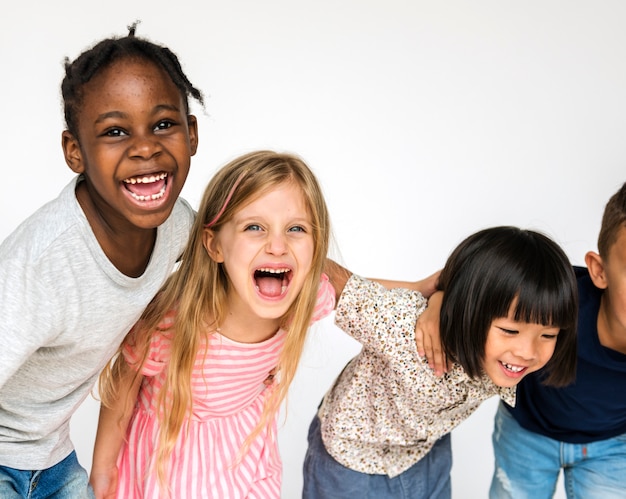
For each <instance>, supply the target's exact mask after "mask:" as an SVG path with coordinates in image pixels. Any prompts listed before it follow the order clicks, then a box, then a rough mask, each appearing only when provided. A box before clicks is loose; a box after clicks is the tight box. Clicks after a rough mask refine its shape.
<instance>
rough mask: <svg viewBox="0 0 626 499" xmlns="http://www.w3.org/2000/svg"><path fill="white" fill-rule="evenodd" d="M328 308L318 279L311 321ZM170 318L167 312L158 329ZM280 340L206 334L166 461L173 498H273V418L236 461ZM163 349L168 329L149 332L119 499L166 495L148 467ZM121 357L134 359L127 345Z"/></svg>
mask: <svg viewBox="0 0 626 499" xmlns="http://www.w3.org/2000/svg"><path fill="white" fill-rule="evenodd" d="M333 308H334V291H333V290H332V287H331V286H330V285H329V283H328V281H327V280H326V279H323V280H322V284H321V286H320V292H319V294H318V302H317V306H316V310H315V315H314V320H319V319H321V318H322V317H324V316H325V315H328V314H329V313H330V312H331V311H332V309H333ZM173 320H174V313H172V314H170V315H169V316H168V317H167V319H166V322H167V323H166V324H163V326H168V325H171V323H172V321H173ZM163 329H165V328H163ZM285 337H286V333H285V332H284V331H283V330H280V331H279V332H278V333H277V334H276V335H274V336H273V337H272V338H270V339H269V340H267V341H264V342H262V343H254V344H248V343H238V342H235V341H232V340H230V339H228V338H226V337H224V336H222V335H220V334H217V333H215V334H212V335H210V337H209V339H208V349H207V348H206V343H205V344H204V345H203V346H202V347H201V348H200V351H199V352H198V355H197V357H196V363H195V370H194V373H193V376H192V392H193V414H192V416H191V418H189V419H188V420H187V421H186V422H185V424H184V425H183V429H182V431H181V434H180V435H179V438H178V440H177V442H176V446H175V449H174V452H173V454H172V457H171V459H170V462H169V478H170V497H171V498H172V499H200V498H219V499H231V498H233V499H235V498H249V499H257V498H258V499H271V498H279V497H280V485H281V474H282V466H281V460H280V456H279V453H278V443H277V441H276V432H277V427H276V419H274V421H273V422H272V424H271V427H270V428H266V429H264V430H263V431H262V432H261V433H260V434H259V435H258V436H257V437H256V438H255V440H254V441H253V442H252V445H251V446H250V450H249V451H248V452H247V454H246V455H245V456H244V457H243V459H242V460H241V461H240V462H239V463H237V462H236V461H237V458H238V457H239V451H240V449H241V446H242V445H243V442H244V441H245V439H246V437H247V436H248V435H249V434H250V433H251V432H252V431H253V429H254V428H255V427H256V425H257V424H258V422H259V421H260V418H261V414H262V411H263V405H264V402H265V400H266V398H267V396H268V395H269V393H270V391H271V390H272V389H273V387H266V386H265V385H264V384H263V381H264V380H265V379H266V377H267V375H268V373H269V372H270V371H271V370H272V369H273V368H274V367H275V366H276V363H277V360H278V357H279V355H280V351H281V349H282V347H283V344H284V342H285ZM170 346H171V332H170V331H165V332H160V331H157V332H154V333H153V338H152V342H151V351H150V355H149V358H148V360H147V361H146V362H145V364H144V365H143V366H142V370H141V372H142V374H144V376H145V378H144V381H143V384H142V386H141V389H140V392H139V397H138V401H137V405H136V408H135V413H134V414H133V417H132V420H131V422H130V424H129V428H128V435H127V440H128V442H127V444H126V445H125V446H124V447H123V449H122V451H121V453H120V456H119V459H118V468H119V487H118V492H117V497H118V498H120V499H133V498H144V499H161V498H164V497H167V493H166V492H165V491H162V490H161V489H160V488H159V481H158V478H157V476H156V472H154V469H155V468H154V466H155V461H156V456H155V452H154V449H155V442H156V440H157V433H158V421H157V418H156V412H155V407H156V394H158V393H159V390H160V389H161V388H162V384H163V379H164V373H165V369H164V367H165V366H166V364H167V362H168V358H169V353H170ZM205 354H206V355H205ZM124 355H125V357H126V358H127V360H128V361H129V363H130V364H133V363H135V362H136V361H137V358H136V355H135V353H134V352H133V351H132V350H131V349H130V348H127V349H126V350H125V351H124Z"/></svg>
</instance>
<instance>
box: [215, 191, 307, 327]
mask: <svg viewBox="0 0 626 499" xmlns="http://www.w3.org/2000/svg"><path fill="white" fill-rule="evenodd" d="M312 234H313V231H312V222H311V216H310V214H309V210H308V209H307V206H306V204H305V200H304V196H303V193H302V190H301V189H300V187H298V186H297V185H296V184H295V183H293V182H291V181H290V182H283V183H281V184H280V185H278V186H275V187H272V188H270V189H269V190H268V191H267V192H266V193H264V194H262V195H261V196H259V197H258V198H256V199H254V200H253V201H252V202H250V203H248V204H246V205H244V206H243V207H242V208H241V209H239V210H238V211H237V212H236V213H235V214H234V216H233V217H232V218H231V219H230V220H228V221H227V222H225V223H224V224H223V225H222V226H221V227H220V229H219V231H217V232H215V231H213V230H210V229H205V233H204V245H205V248H206V249H207V251H208V253H209V255H210V256H211V258H212V259H213V260H215V261H216V262H218V263H221V264H223V267H224V270H225V272H226V275H227V276H228V282H229V286H228V297H227V301H228V305H227V306H228V313H229V316H237V317H240V318H249V319H269V320H270V321H271V322H273V323H274V324H276V327H277V325H278V323H279V320H280V319H281V318H282V317H283V316H284V315H285V313H286V312H287V310H288V309H289V307H290V306H291V304H292V303H293V302H294V300H295V299H296V297H297V295H298V293H300V290H301V289H302V285H303V283H304V281H305V278H306V276H307V274H308V273H309V271H310V269H311V263H312V261H313V252H314V240H313V235H312ZM244 320H245V319H244Z"/></svg>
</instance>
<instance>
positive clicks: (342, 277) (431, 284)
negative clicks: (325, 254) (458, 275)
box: [324, 258, 441, 300]
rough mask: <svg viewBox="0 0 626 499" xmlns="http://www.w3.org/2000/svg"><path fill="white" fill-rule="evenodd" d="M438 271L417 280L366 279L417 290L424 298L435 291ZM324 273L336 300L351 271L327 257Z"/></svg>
mask: <svg viewBox="0 0 626 499" xmlns="http://www.w3.org/2000/svg"><path fill="white" fill-rule="evenodd" d="M440 272H441V271H439V270H438V271H437V272H435V273H434V274H432V275H430V276H428V277H426V278H425V279H421V280H419V281H394V280H390V279H377V278H371V277H370V278H368V279H369V280H370V281H374V282H377V283H378V284H381V285H383V286H384V287H386V288H387V289H393V288H405V289H410V290H412V291H419V292H420V293H421V294H422V295H423V296H424V297H425V298H428V297H430V296H431V295H432V294H433V293H434V292H435V291H437V280H438V279H439V274H440ZM324 273H325V274H326V275H327V276H328V278H329V280H330V283H331V284H332V285H333V287H334V288H335V293H336V296H335V298H336V299H337V300H338V299H339V297H340V296H341V293H342V292H343V288H344V287H345V286H346V282H348V279H350V276H351V275H352V272H351V271H349V270H348V269H346V268H345V267H342V266H341V265H339V264H338V263H337V262H335V261H334V260H331V259H330V258H327V259H326V265H325V266H324Z"/></svg>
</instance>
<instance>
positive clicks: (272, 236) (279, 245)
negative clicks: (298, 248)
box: [266, 232, 287, 255]
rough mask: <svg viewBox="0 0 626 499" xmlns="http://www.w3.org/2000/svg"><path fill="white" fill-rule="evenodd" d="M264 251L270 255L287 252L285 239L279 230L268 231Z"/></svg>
mask: <svg viewBox="0 0 626 499" xmlns="http://www.w3.org/2000/svg"><path fill="white" fill-rule="evenodd" d="M266 251H267V252H268V253H269V254H271V255H284V254H285V253H287V240H286V238H285V234H283V233H281V232H270V233H269V234H268V236H267V245H266Z"/></svg>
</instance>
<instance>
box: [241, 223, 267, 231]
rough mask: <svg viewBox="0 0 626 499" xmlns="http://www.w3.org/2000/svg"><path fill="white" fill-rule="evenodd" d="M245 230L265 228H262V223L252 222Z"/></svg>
mask: <svg viewBox="0 0 626 499" xmlns="http://www.w3.org/2000/svg"><path fill="white" fill-rule="evenodd" d="M244 230H251V231H260V230H263V229H262V228H261V226H260V225H257V224H250V225H246V228H245V229H244Z"/></svg>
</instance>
